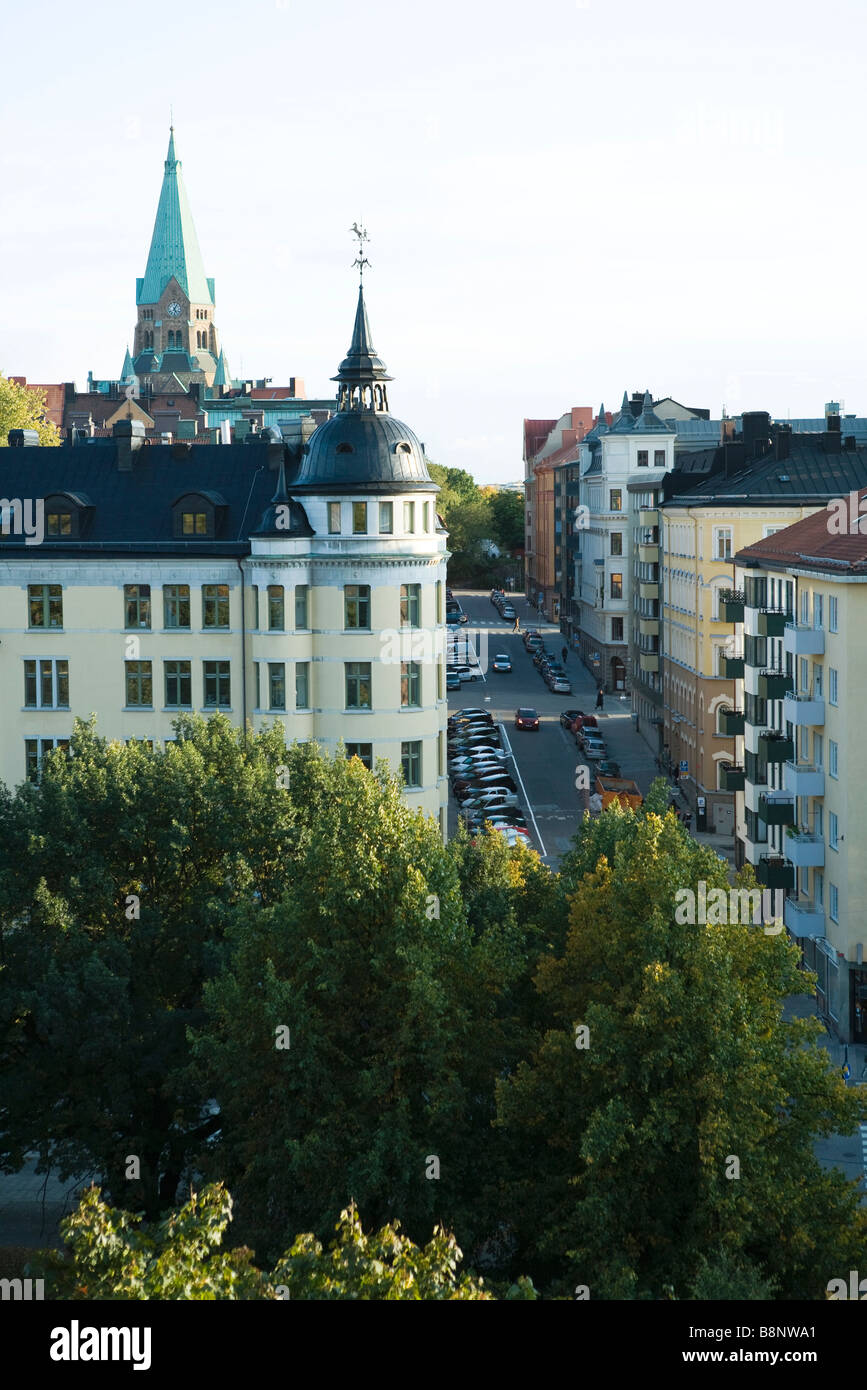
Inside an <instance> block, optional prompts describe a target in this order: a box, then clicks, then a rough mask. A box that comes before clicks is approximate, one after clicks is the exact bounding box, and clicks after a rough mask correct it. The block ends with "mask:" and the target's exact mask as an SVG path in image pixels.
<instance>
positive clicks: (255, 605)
mask: <svg viewBox="0 0 867 1390" xmlns="http://www.w3.org/2000/svg"><path fill="white" fill-rule="evenodd" d="M250 606H251V608H252V609H253V631H254V632H258V631H259V585H258V584H251V585H250Z"/></svg>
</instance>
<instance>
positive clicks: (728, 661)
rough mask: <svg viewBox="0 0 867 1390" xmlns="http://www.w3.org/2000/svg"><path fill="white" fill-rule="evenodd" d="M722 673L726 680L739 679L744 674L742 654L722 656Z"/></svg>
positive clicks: (741, 678)
mask: <svg viewBox="0 0 867 1390" xmlns="http://www.w3.org/2000/svg"><path fill="white" fill-rule="evenodd" d="M722 673H723V676H724V677H725V678H726V680H730V681H739V680H743V676H744V659H743V657H742V656H724V657H723V659H722Z"/></svg>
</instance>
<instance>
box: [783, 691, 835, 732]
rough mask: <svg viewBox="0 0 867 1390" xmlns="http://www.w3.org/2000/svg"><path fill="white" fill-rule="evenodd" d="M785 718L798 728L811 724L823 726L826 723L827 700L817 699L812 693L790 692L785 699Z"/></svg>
mask: <svg viewBox="0 0 867 1390" xmlns="http://www.w3.org/2000/svg"><path fill="white" fill-rule="evenodd" d="M783 718H784V719H786V720H788V722H789V723H790V724H794V725H795V728H797V729H803V728H806V727H808V726H810V725H817V726H818V727H819V728H821V727H822V725H823V724H824V723H825V701H824V700H816V699H814V698H813V697H812V696H811V695H792V694H788V695H786V698H785V700H784V701H783Z"/></svg>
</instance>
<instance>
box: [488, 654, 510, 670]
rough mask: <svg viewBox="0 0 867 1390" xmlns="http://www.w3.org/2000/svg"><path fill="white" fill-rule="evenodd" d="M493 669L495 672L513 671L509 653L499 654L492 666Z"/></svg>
mask: <svg viewBox="0 0 867 1390" xmlns="http://www.w3.org/2000/svg"><path fill="white" fill-rule="evenodd" d="M491 669H492V670H493V671H511V669H512V658H511V657H510V656H509V653H508V652H497V654H496V656H495V657H494V660H493V662H492V664H491Z"/></svg>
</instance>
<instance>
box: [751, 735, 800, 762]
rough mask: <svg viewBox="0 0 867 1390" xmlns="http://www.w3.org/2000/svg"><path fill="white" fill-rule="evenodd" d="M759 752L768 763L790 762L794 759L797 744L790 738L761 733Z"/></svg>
mask: <svg viewBox="0 0 867 1390" xmlns="http://www.w3.org/2000/svg"><path fill="white" fill-rule="evenodd" d="M759 754H760V756H761V757H762V758H764V760H765V762H766V763H788V762H791V761H792V760H793V759H794V756H795V745H794V743H793V742H792V740H791V739H790V738H781V737H776V738H775V737H773V736H771V735H769V734H759Z"/></svg>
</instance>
